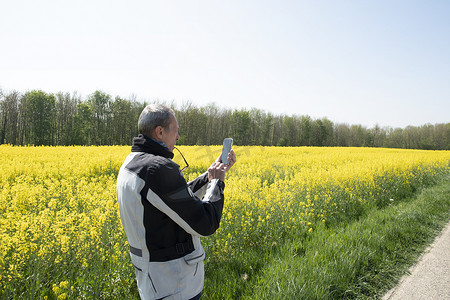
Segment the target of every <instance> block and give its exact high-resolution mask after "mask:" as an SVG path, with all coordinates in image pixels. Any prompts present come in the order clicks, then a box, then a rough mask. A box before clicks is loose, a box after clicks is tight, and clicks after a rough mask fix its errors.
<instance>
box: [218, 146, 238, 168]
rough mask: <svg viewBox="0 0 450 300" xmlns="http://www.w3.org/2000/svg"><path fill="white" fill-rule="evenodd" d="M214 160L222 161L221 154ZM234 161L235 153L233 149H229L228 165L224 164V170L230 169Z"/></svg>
mask: <svg viewBox="0 0 450 300" xmlns="http://www.w3.org/2000/svg"><path fill="white" fill-rule="evenodd" d="M216 162H218V163H221V162H222V159H221V155H219V157H218V158H217V159H216ZM235 162H236V154H235V153H234V151H233V149H231V151H230V152H229V153H228V165H225V164H224V166H225V171H228V170H229V169H231V167H232V166H233V165H234V163H235Z"/></svg>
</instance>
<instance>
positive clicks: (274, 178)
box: [0, 145, 450, 299]
mask: <svg viewBox="0 0 450 300" xmlns="http://www.w3.org/2000/svg"><path fill="white" fill-rule="evenodd" d="M179 149H180V150H181V151H182V152H183V154H184V156H185V157H186V159H187V161H188V162H189V165H190V166H189V168H188V169H187V170H186V171H185V177H186V179H187V180H190V179H193V178H195V177H196V176H198V175H200V174H201V173H203V172H204V171H206V169H207V168H208V166H209V165H210V164H211V163H212V162H213V161H214V160H215V159H216V157H217V156H218V155H219V153H220V150H221V147H219V146H180V147H179ZM234 149H235V152H236V154H237V156H238V162H237V164H236V165H235V167H233V169H232V170H231V171H230V172H229V174H228V175H227V179H226V189H225V197H226V204H225V208H224V212H223V217H222V223H221V227H220V228H219V230H218V231H217V232H216V234H214V235H213V236H211V237H208V238H205V239H204V244H205V249H206V251H207V254H208V259H211V260H220V261H224V262H226V260H227V259H228V258H229V257H230V255H238V253H239V251H242V250H243V249H245V248H247V247H253V246H255V245H258V244H261V243H264V244H267V243H269V244H271V245H276V244H277V242H278V241H280V239H282V238H283V236H284V235H285V234H286V233H288V232H293V231H298V232H299V234H300V233H301V234H314V227H315V226H318V225H319V224H325V226H328V225H331V224H334V223H337V222H340V221H342V220H348V219H351V218H353V217H358V216H360V215H361V213H362V212H363V211H366V210H367V209H371V208H376V207H383V206H386V205H389V204H391V203H393V202H395V201H400V200H401V199H402V198H403V197H405V196H408V195H410V194H412V193H413V192H414V191H415V190H417V189H419V188H421V187H422V186H425V185H428V184H432V183H433V182H434V180H436V179H437V178H438V177H439V176H441V174H442V173H443V172H448V167H449V161H450V151H420V150H399V149H376V148H316V147H296V148H283V147H258V146H254V147H239V146H237V147H235V148H234ZM129 151H130V147H129V146H104V147H103V146H102V147H13V146H9V145H1V146H0V163H1V164H0V214H1V217H0V240H1V243H0V282H1V284H0V296H5V297H6V298H8V297H12V296H11V295H14V296H15V297H16V296H17V297H21V296H23V297H27V296H31V297H36V295H38V297H42V298H48V299H53V298H58V299H65V298H79V297H87V298H90V297H94V298H96V297H97V296H98V297H100V298H101V297H103V298H112V297H114V298H117V297H122V298H123V297H126V296H127V295H128V294H129V293H131V294H133V293H134V292H133V291H130V286H132V285H133V280H134V274H133V269H132V267H130V261H129V258H128V248H127V243H126V238H125V236H124V233H123V230H122V227H121V224H120V217H119V213H118V205H117V200H116V187H115V182H116V176H117V172H118V170H119V168H120V165H121V164H122V162H123V160H124V159H125V157H126V156H127V154H128V153H129ZM174 160H175V161H176V162H177V163H179V164H180V165H182V164H183V162H182V159H181V158H180V157H178V156H175V158H174ZM1 298H3V297H1Z"/></svg>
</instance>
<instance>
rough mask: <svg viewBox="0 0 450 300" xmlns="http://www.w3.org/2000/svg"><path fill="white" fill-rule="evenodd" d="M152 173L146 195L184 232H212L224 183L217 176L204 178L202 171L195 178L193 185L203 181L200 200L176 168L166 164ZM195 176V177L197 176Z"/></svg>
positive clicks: (216, 225) (217, 220)
mask: <svg viewBox="0 0 450 300" xmlns="http://www.w3.org/2000/svg"><path fill="white" fill-rule="evenodd" d="M158 173H159V174H158V176H156V177H155V179H156V180H155V181H156V182H155V183H156V184H155V185H154V187H153V188H152V187H150V189H149V190H148V195H147V199H148V200H149V201H150V202H151V203H152V205H153V206H155V207H156V208H158V209H159V210H160V211H161V212H163V213H164V214H166V215H167V216H168V217H169V218H171V219H172V220H173V221H174V222H175V223H177V224H178V225H179V226H180V227H182V228H183V229H184V230H185V231H186V232H188V233H190V234H192V235H195V236H207V235H211V234H213V233H214V232H215V231H216V230H217V228H219V224H220V220H221V217H222V210H223V205H224V194H223V190H224V188H225V183H224V182H223V181H220V180H217V179H216V180H212V181H211V182H209V183H208V182H207V174H206V182H205V183H203V184H201V183H202V182H204V178H205V175H202V176H203V177H202V176H200V177H202V178H200V177H199V178H200V179H199V178H197V179H198V181H196V182H195V180H194V184H193V185H192V184H191V186H194V188H196V187H198V186H200V187H201V186H204V185H206V184H207V189H206V194H205V196H204V198H203V201H202V200H200V199H199V198H198V197H197V196H195V195H194V194H193V192H192V190H191V188H190V187H189V184H188V183H186V180H185V179H184V178H183V176H182V175H181V174H180V172H179V170H178V168H176V167H175V166H173V165H166V166H164V167H162V168H160V170H159V172H158ZM197 179H196V180H197Z"/></svg>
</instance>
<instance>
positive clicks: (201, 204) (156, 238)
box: [117, 104, 236, 300]
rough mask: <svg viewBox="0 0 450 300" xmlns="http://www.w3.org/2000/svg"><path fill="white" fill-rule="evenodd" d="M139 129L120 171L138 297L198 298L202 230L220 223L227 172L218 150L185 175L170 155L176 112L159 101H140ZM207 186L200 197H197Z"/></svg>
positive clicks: (231, 161)
mask: <svg viewBox="0 0 450 300" xmlns="http://www.w3.org/2000/svg"><path fill="white" fill-rule="evenodd" d="M138 130H139V133H140V134H139V135H138V136H137V137H135V138H134V139H133V145H132V147H131V154H129V155H128V157H127V158H126V159H125V162H124V164H123V165H122V167H121V168H120V171H119V175H118V178H117V198H118V202H119V209H120V218H121V221H122V225H123V228H124V230H125V233H126V235H127V239H128V243H129V245H130V256H131V261H132V263H133V265H134V268H135V273H136V280H137V285H138V289H139V295H140V296H141V298H142V299H183V300H184V299H198V298H200V294H201V291H202V289H203V283H204V266H203V260H204V258H205V252H204V250H203V247H202V245H201V243H200V237H201V236H207V235H211V234H213V233H214V232H215V231H216V229H217V228H218V227H219V223H220V219H221V216H222V209H223V205H224V194H223V190H224V188H225V183H224V180H225V172H226V171H228V170H229V169H230V168H231V167H232V166H233V164H234V163H235V162H236V155H235V154H234V152H233V150H232V151H231V152H230V153H229V154H228V160H229V165H224V164H222V163H221V161H220V156H219V158H218V159H217V160H216V161H215V162H214V163H213V164H212V165H211V166H210V167H209V169H208V171H207V172H205V173H204V174H203V175H200V176H199V177H198V178H197V179H195V180H193V181H191V182H189V183H186V180H185V179H184V177H183V175H182V173H181V171H180V167H179V165H177V164H176V163H174V162H173V161H172V158H173V156H174V154H173V150H174V148H175V144H176V142H177V140H178V139H179V135H178V122H177V119H176V117H175V114H174V112H173V111H172V110H171V109H170V108H168V107H165V106H163V105H159V104H151V105H148V106H147V107H145V108H144V110H143V111H142V113H141V115H140V116H139V121H138ZM202 192H203V193H204V197H203V199H202V200H200V199H199V198H198V196H199V195H200V193H202Z"/></svg>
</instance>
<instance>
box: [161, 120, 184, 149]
mask: <svg viewBox="0 0 450 300" xmlns="http://www.w3.org/2000/svg"><path fill="white" fill-rule="evenodd" d="M179 138H180V135H179V134H178V121H177V118H175V116H173V117H172V121H171V122H170V125H169V129H168V130H165V129H164V128H163V135H162V142H163V143H164V144H166V146H167V147H168V148H169V150H170V151H171V152H173V148H174V147H175V144H176V143H177V141H178V139H179Z"/></svg>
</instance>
